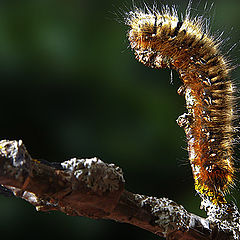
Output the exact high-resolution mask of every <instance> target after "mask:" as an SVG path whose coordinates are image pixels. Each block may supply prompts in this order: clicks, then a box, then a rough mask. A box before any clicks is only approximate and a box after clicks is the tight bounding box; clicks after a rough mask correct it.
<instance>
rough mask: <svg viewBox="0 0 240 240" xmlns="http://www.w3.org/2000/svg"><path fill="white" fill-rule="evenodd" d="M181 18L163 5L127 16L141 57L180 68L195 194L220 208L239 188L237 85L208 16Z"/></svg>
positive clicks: (180, 120) (133, 44) (156, 65)
mask: <svg viewBox="0 0 240 240" xmlns="http://www.w3.org/2000/svg"><path fill="white" fill-rule="evenodd" d="M189 11H190V10H189V9H188V10H187V11H186V12H187V13H186V16H185V17H182V18H180V17H178V14H177V11H176V8H175V7H171V8H170V7H168V6H163V7H162V9H161V10H156V8H153V9H148V8H146V9H145V10H141V9H139V8H137V7H134V10H133V11H130V12H129V13H127V17H126V24H127V25H128V26H129V27H130V30H129V32H128V39H129V42H130V46H131V48H132V49H133V50H134V52H135V55H136V59H138V60H139V61H140V62H142V63H143V64H144V65H146V66H148V67H151V68H166V67H168V68H171V69H175V70H177V72H178V73H179V75H180V78H181V79H182V82H183V85H182V86H181V87H180V88H179V90H178V93H179V94H181V95H184V96H185V99H186V108H187V113H185V114H183V115H182V116H180V117H179V118H178V120H177V122H178V124H179V125H180V126H181V127H183V128H184V130H185V133H186V136H187V141H188V155H189V160H190V164H191V167H192V173H193V177H194V181H195V190H196V191H197V193H198V194H199V195H200V196H201V198H202V199H205V200H209V201H210V202H212V203H213V204H215V205H220V204H224V203H226V199H225V195H226V193H227V192H228V191H229V189H230V188H231V187H233V186H234V179H235V167H234V161H233V160H234V159H233V140H234V137H233V135H234V131H235V128H234V126H233V120H234V118H235V113H234V107H233V106H234V100H235V98H234V85H233V83H232V81H231V79H230V71H231V67H230V65H229V63H228V61H227V60H226V58H225V57H224V56H223V54H222V53H221V51H220V47H219V44H220V41H219V40H217V39H214V37H212V36H211V35H210V34H209V33H208V28H207V27H206V26H205V25H204V18H203V17H201V16H199V17H195V18H193V19H192V18H191V17H190V13H189Z"/></svg>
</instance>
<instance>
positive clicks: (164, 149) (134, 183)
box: [0, 0, 240, 239]
mask: <svg viewBox="0 0 240 240" xmlns="http://www.w3.org/2000/svg"><path fill="white" fill-rule="evenodd" d="M135 2H137V1H135ZM145 2H149V3H151V1H145ZM152 2H153V1H152ZM172 2H173V1H170V3H172ZM187 2H188V1H175V3H176V4H177V5H179V9H180V11H184V9H185V8H186V5H187ZM196 2H199V1H196ZM197 5H198V4H196V8H197ZM202 5H204V3H202V4H200V6H199V7H198V10H194V9H193V14H197V13H203V11H202V10H201V9H203V8H202ZM126 6H127V7H126ZM130 6H131V1H130V0H129V1H116V0H102V1H99V0H92V1H83V0H82V1H81V0H79V1H77V0H67V1H63V0H38V1H37V0H35V1H34V0H32V1H25V0H22V1H0V74H1V76H0V86H1V102H2V104H1V119H0V133H1V134H0V136H1V137H0V138H1V139H22V140H23V142H24V143H25V145H26V147H27V149H28V150H29V152H30V153H31V155H32V156H33V157H35V158H44V159H46V160H49V161H64V160H66V159H69V158H71V157H79V158H85V157H95V156H97V157H99V158H100V159H102V160H104V161H105V162H109V163H110V162H113V163H115V164H117V165H119V166H121V167H122V168H123V171H124V174H125V179H126V182H127V184H126V188H127V189H128V190H130V191H133V192H137V193H143V194H147V195H153V196H157V197H168V198H170V199H172V200H175V201H176V202H178V203H180V204H182V205H184V206H185V207H186V209H187V210H189V211H192V212H194V213H196V214H200V215H202V216H204V212H202V211H200V210H199V203H200V200H199V198H198V196H196V194H195V192H194V187H193V180H192V175H191V169H190V166H189V163H188V160H187V151H186V150H185V149H186V139H185V135H184V132H183V130H182V129H181V128H179V127H178V126H177V124H176V122H175V120H176V118H177V117H178V116H179V115H181V114H182V113H183V112H185V109H184V98H183V97H180V96H178V94H177V93H176V90H177V88H178V87H179V86H180V84H181V82H180V81H179V79H178V76H177V74H176V73H173V78H174V79H173V85H171V84H170V71H169V70H153V69H148V68H146V67H145V66H143V65H142V64H140V63H138V62H137V61H136V60H135V59H134V54H133V52H132V51H131V50H130V48H129V46H128V41H127V39H126V33H127V27H126V26H124V24H123V20H122V19H121V14H120V13H119V11H120V12H123V11H127V9H129V7H130ZM194 6H195V5H194ZM239 7H240V2H239V1H234V0H228V1H218V2H217V3H216V4H215V6H214V7H213V9H212V10H211V11H210V13H207V14H206V16H212V20H213V21H212V22H211V29H212V31H213V32H214V31H216V30H217V29H220V30H221V31H223V30H224V31H225V32H226V34H225V35H224V38H228V37H229V36H231V39H230V40H229V41H227V42H226V43H225V49H226V51H227V49H228V48H230V47H231V45H233V44H234V43H235V42H237V41H238V40H239V21H240V15H239ZM119 20H120V21H119ZM231 28H233V29H231ZM230 56H231V58H232V59H234V60H235V59H238V58H239V47H238V46H237V47H236V48H235V49H234V50H233V51H232V52H231V54H230ZM236 63H237V61H236ZM238 73H239V70H238V69H236V70H235V72H234V73H233V76H234V78H237V75H238ZM237 81H238V80H236V82H237ZM234 196H235V198H236V199H237V198H238V196H239V194H238V193H236V194H235V195H234ZM236 201H237V200H236ZM237 204H238V202H237ZM238 205H239V204H238ZM0 229H1V230H2V233H4V234H6V235H7V236H8V238H10V239H15V238H17V237H24V239H32V238H39V239H40V238H41V239H44V238H46V236H48V238H54V239H55V238H57V237H58V238H60V239H65V238H68V239H113V238H131V237H132V238H136V239H137V238H141V239H154V238H156V237H155V236H154V235H152V234H150V233H148V232H146V231H144V230H141V229H138V228H136V227H133V226H130V225H127V224H119V223H115V222H110V221H103V220H99V221H96V220H91V219H86V218H81V217H70V216H65V215H64V214H61V213H41V212H36V211H35V209H34V208H33V207H32V206H31V205H29V204H28V203H26V202H24V201H23V200H20V199H8V198H5V197H3V196H0Z"/></svg>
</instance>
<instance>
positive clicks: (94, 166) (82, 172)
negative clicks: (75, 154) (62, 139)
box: [61, 158, 124, 192]
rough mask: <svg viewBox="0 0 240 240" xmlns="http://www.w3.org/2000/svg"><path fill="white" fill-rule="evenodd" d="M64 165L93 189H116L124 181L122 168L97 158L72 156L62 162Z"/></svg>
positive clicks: (95, 190) (104, 190)
mask: <svg viewBox="0 0 240 240" xmlns="http://www.w3.org/2000/svg"><path fill="white" fill-rule="evenodd" d="M61 165H62V167H63V168H64V169H66V170H68V171H71V172H72V176H74V177H75V178H76V179H78V180H80V181H83V182H85V183H86V185H87V187H89V188H91V190H92V191H94V192H97V191H100V192H106V191H110V192H112V191H116V190H118V189H119V188H120V185H121V184H122V183H124V178H123V173H122V170H121V168H119V167H117V166H115V165H114V164H107V163H104V162H103V161H101V160H100V159H97V158H90V159H77V158H72V159H70V160H68V161H65V162H63V163H61Z"/></svg>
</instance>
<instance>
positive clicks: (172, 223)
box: [136, 195, 190, 237]
mask: <svg viewBox="0 0 240 240" xmlns="http://www.w3.org/2000/svg"><path fill="white" fill-rule="evenodd" d="M136 197H137V198H138V199H139V200H140V205H141V207H143V208H144V207H146V208H149V207H150V208H151V212H152V214H153V215H154V216H155V217H156V220H155V224H157V225H158V226H159V227H160V229H161V233H163V234H164V236H165V237H166V236H167V235H168V234H170V233H171V232H173V231H176V230H180V229H181V230H185V231H186V230H188V226H189V221H190V217H189V215H188V213H187V211H186V210H185V209H184V208H183V207H182V206H180V205H177V204H176V203H175V202H173V201H172V200H169V199H167V198H160V199H158V198H155V197H145V198H143V197H140V196H139V195H138V196H136Z"/></svg>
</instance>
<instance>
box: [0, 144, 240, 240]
mask: <svg viewBox="0 0 240 240" xmlns="http://www.w3.org/2000/svg"><path fill="white" fill-rule="evenodd" d="M124 182H125V181H124V178H123V173H122V170H121V169H120V168H119V167H117V166H115V165H114V164H107V163H104V162H103V161H101V160H99V159H97V158H92V159H76V158H73V159H70V160H68V161H65V162H62V163H50V162H47V161H43V160H36V159H32V158H31V156H30V155H29V153H28V152H27V150H26V148H25V146H24V145H23V143H22V141H21V140H20V141H7V140H3V141H0V184H1V185H2V187H1V188H0V191H1V192H2V193H4V194H5V195H6V194H7V195H11V194H14V195H15V196H18V197H20V198H23V199H25V200H26V201H28V202H30V203H31V204H32V205H34V206H35V207H36V209H37V210H38V211H52V210H57V211H61V212H64V213H66V214H68V215H75V216H85V217H89V218H94V219H112V220H116V221H119V222H125V223H129V224H132V225H135V226H138V227H140V228H143V229H146V230H147V231H150V232H152V233H154V234H156V235H159V236H165V237H166V238H167V239H238V238H239V232H240V231H239V229H240V228H239V226H240V225H239V213H238V210H237V208H236V206H235V205H233V204H227V205H226V206H222V207H221V208H220V207H218V206H212V205H211V204H210V203H204V206H203V207H204V208H205V210H206V211H207V214H208V218H206V219H204V218H201V217H199V216H196V215H194V214H192V213H188V212H187V211H186V210H185V209H184V208H183V207H182V206H181V205H178V204H177V203H175V202H173V201H172V200H169V199H167V198H159V199H158V198H156V197H148V196H144V195H140V194H134V193H131V192H128V191H127V190H125V188H124Z"/></svg>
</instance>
